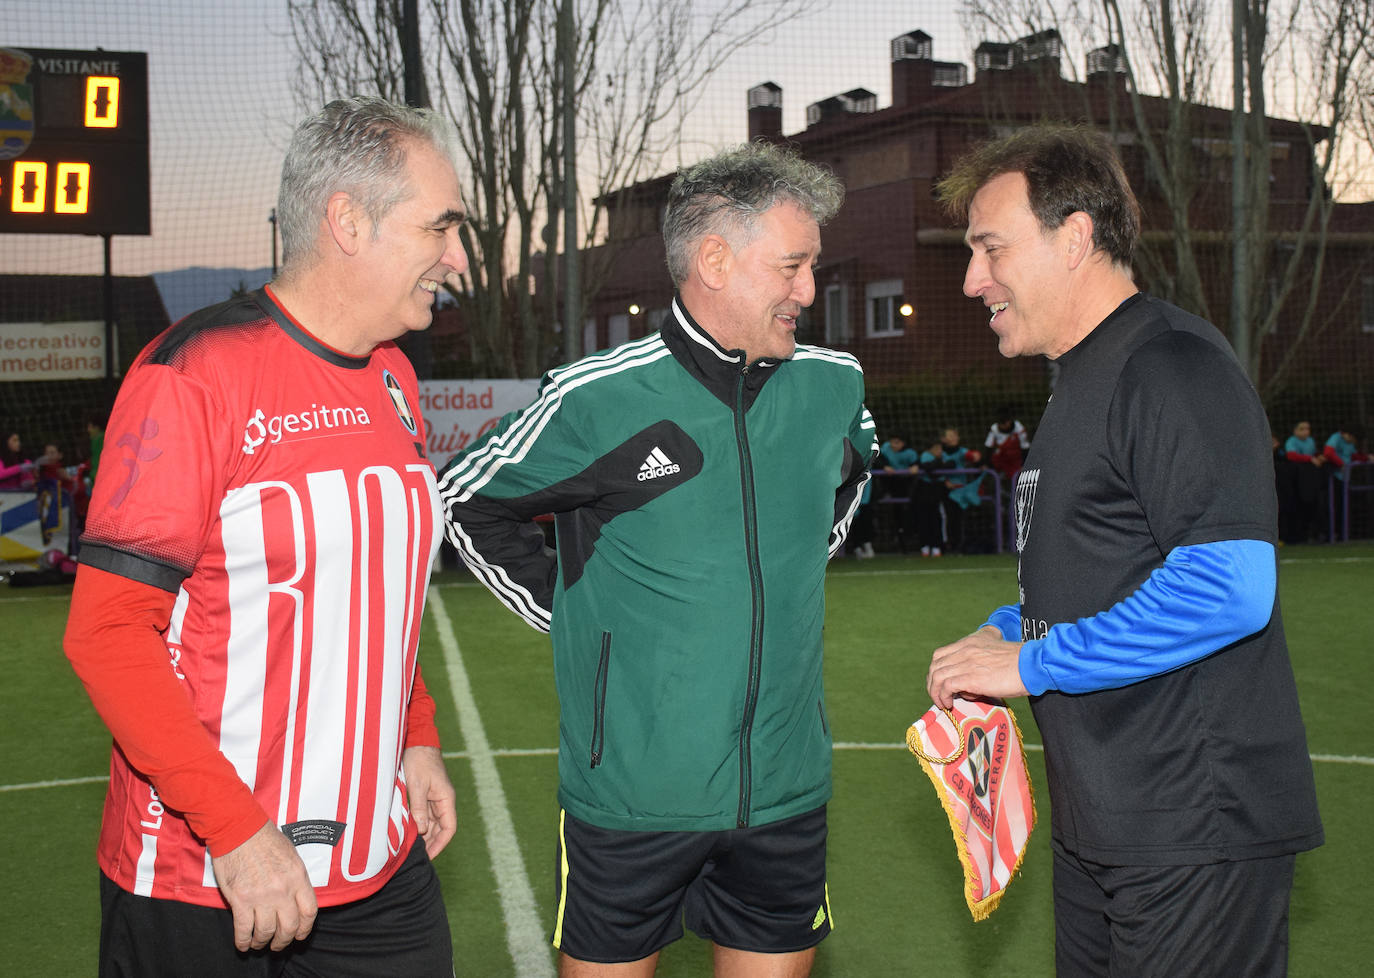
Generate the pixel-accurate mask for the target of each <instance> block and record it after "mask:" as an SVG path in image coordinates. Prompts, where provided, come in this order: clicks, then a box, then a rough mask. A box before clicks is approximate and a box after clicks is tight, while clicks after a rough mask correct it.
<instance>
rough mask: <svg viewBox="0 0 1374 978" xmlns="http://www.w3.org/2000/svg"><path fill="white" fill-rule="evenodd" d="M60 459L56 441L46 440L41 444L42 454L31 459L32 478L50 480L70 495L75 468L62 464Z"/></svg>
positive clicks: (61, 457)
mask: <svg viewBox="0 0 1374 978" xmlns="http://www.w3.org/2000/svg"><path fill="white" fill-rule="evenodd" d="M62 460H63V456H62V449H60V448H58V447H57V443H56V442H48V443H47V444H46V445H44V446H43V454H42V455H40V456H38V458H36V459H34V460H33V464H34V472H33V475H34V479H36V480H38V481H40V482H41V481H43V480H45V479H46V480H51V481H52V482H54V483H55V484H56V485H57V486H58V487H60V488H61V489H62V491H63V492H65V493H67V494H68V495H71V494H74V492H75V479H74V476H75V474H76V469H75V468H74V467H72V468H69V467H67V466H64V465H63V464H62Z"/></svg>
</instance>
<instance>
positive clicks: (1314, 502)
mask: <svg viewBox="0 0 1374 978" xmlns="http://www.w3.org/2000/svg"><path fill="white" fill-rule="evenodd" d="M1283 452H1284V455H1285V456H1286V457H1287V458H1288V461H1290V462H1292V463H1293V466H1294V468H1293V509H1292V522H1291V525H1290V527H1289V532H1288V533H1287V534H1286V535H1285V536H1284V540H1285V541H1286V542H1288V543H1306V542H1307V541H1308V540H1316V541H1320V540H1321V539H1322V532H1321V522H1320V520H1321V500H1322V487H1323V486H1325V485H1326V478H1325V475H1326V473H1325V469H1324V467H1325V465H1326V456H1325V455H1323V454H1322V453H1321V452H1320V451H1318V450H1317V442H1316V439H1314V438H1313V437H1312V423H1311V422H1310V421H1299V422H1298V423H1297V424H1295V425H1294V426H1293V433H1292V434H1291V435H1289V436H1288V440H1287V441H1286V442H1284V443H1283Z"/></svg>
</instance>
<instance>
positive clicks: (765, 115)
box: [749, 81, 782, 143]
mask: <svg viewBox="0 0 1374 978" xmlns="http://www.w3.org/2000/svg"><path fill="white" fill-rule="evenodd" d="M781 138H782V89H781V88H780V87H779V86H777V85H774V84H773V83H772V82H770V81H768V82H764V83H763V84H762V85H755V86H754V87H753V88H751V89H749V141H750V142H751V143H752V142H753V141H754V140H756V139H781Z"/></svg>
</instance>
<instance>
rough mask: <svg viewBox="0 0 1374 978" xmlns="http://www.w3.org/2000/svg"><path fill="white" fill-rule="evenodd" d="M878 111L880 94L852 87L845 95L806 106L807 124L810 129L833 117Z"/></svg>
mask: <svg viewBox="0 0 1374 978" xmlns="http://www.w3.org/2000/svg"><path fill="white" fill-rule="evenodd" d="M876 111H878V96H877V95H875V94H874V93H873V92H870V91H869V90H868V89H866V88H851V89H850V90H849V91H847V92H845V93H844V94H843V95H832V96H830V97H829V98H826V99H821V100H820V101H819V102H812V103H811V104H810V105H808V106H807V107H806V126H807V128H808V129H809V128H810V127H812V126H814V125H818V124H819V123H822V122H829V121H830V120H832V119H843V118H847V117H848V116H852V115H865V114H867V113H869V112H876Z"/></svg>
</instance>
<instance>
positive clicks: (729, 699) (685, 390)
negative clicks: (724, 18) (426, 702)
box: [440, 144, 877, 976]
mask: <svg viewBox="0 0 1374 978" xmlns="http://www.w3.org/2000/svg"><path fill="white" fill-rule="evenodd" d="M842 199H843V190H842V188H841V187H840V184H839V183H838V181H837V180H836V179H835V178H834V177H833V176H831V175H830V174H829V173H827V172H825V171H823V170H820V169H819V168H817V167H815V166H813V165H812V164H809V163H806V162H805V161H803V160H801V159H800V158H799V157H797V156H795V155H794V154H792V153H790V152H788V151H785V150H781V149H778V148H776V147H771V146H766V145H761V144H758V145H751V146H746V147H741V148H739V149H737V150H731V151H729V152H726V153H723V154H721V155H719V156H717V157H714V158H712V159H709V160H706V161H704V162H702V163H699V164H697V165H696V166H694V167H691V168H689V169H688V170H686V171H684V172H683V173H681V174H679V176H678V177H677V179H676V181H675V182H674V184H673V187H672V190H671V192H670V196H669V202H668V208H667V212H666V216H665V220H664V240H665V245H666V249H667V255H668V267H669V271H670V273H671V274H672V276H673V279H674V282H675V283H676V285H677V288H678V296H677V298H676V299H675V300H674V302H673V305H672V309H671V312H670V313H669V315H668V316H667V318H666V319H665V321H664V323H663V325H662V327H661V328H660V330H659V332H658V333H657V334H656V335H653V336H649V337H645V338H644V339H641V340H636V341H632V342H630V343H627V344H625V345H623V346H620V347H617V348H616V349H613V350H610V351H608V352H603V353H598V354H595V355H592V356H589V357H586V358H584V359H583V360H580V361H577V362H576V363H573V364H570V365H567V366H564V367H561V368H558V369H556V370H553V371H551V372H550V373H549V374H548V375H547V376H546V377H545V379H544V382H543V384H542V385H541V388H540V393H539V396H538V398H537V399H536V400H535V402H534V403H533V404H532V405H531V406H530V407H528V408H527V409H525V410H524V411H522V412H518V413H516V414H513V415H509V416H507V417H506V418H504V419H502V421H501V422H500V423H499V424H498V425H497V427H496V428H495V429H494V430H492V431H491V432H490V433H489V434H488V435H487V436H486V437H485V438H483V439H482V440H480V441H478V442H477V443H475V444H474V445H473V446H472V447H471V448H469V449H468V450H466V451H465V452H464V453H462V454H460V455H459V456H457V457H455V458H454V459H453V460H452V461H451V462H450V463H449V464H448V466H447V467H446V468H445V469H444V471H443V472H442V474H441V476H440V491H441V494H442V497H443V499H444V504H445V508H446V512H447V516H448V521H449V537H450V539H451V540H452V541H453V543H454V545H455V546H456V547H457V549H458V551H459V553H460V554H462V556H463V559H464V560H465V562H466V563H467V564H468V566H469V567H470V568H471V569H472V570H473V572H474V573H475V574H476V575H477V576H478V577H479V578H480V579H481V580H482V581H483V582H484V583H485V584H486V585H487V586H488V587H489V588H490V589H491V590H492V591H493V592H494V593H495V594H496V596H497V597H498V598H500V599H501V600H502V601H503V602H504V603H505V604H506V605H507V606H508V607H510V608H511V609H512V610H514V611H516V612H517V613H518V614H520V615H521V616H522V617H523V618H524V619H525V620H526V621H527V622H529V624H531V625H532V626H534V627H536V628H539V629H541V630H546V631H549V632H550V634H551V636H552V639H553V652H554V671H555V679H556V682H557V685H558V694H559V703H560V708H561V722H560V744H559V781H560V784H559V804H560V806H561V808H562V813H561V816H560V827H559V865H560V873H559V881H558V886H559V894H558V902H557V906H558V914H557V919H556V921H555V925H554V933H553V943H554V945H555V946H556V947H558V948H559V949H560V951H561V952H562V958H561V963H560V968H561V974H563V975H565V976H579V975H591V974H599V973H601V971H600V970H599V969H598V967H597V966H598V965H599V964H611V963H615V964H618V965H620V966H621V967H620V968H618V969H617V970H616V973H617V974H630V975H650V974H652V973H653V969H654V965H655V962H656V959H657V956H658V952H659V950H660V949H661V948H662V947H664V946H665V945H666V944H668V943H670V942H671V941H673V940H675V939H676V938H677V937H679V936H680V935H681V933H682V919H683V917H684V913H685V917H686V921H687V924H688V925H689V926H690V927H691V928H692V929H693V930H694V931H696V932H697V933H698V934H700V935H702V936H703V937H706V938H708V939H709V940H711V941H712V942H713V943H714V944H715V945H716V948H715V955H716V962H717V967H718V970H720V971H722V972H724V971H726V970H729V969H735V970H733V971H731V972H730V973H738V974H745V973H747V974H756V975H794V976H804V975H805V974H807V973H808V971H809V969H810V963H811V959H812V956H813V955H814V949H815V945H816V944H817V943H819V942H820V940H821V939H822V938H824V937H825V935H826V934H827V933H829V930H830V912H829V905H828V899H827V896H826V892H825V804H826V802H827V800H828V799H829V797H830V751H831V741H830V731H829V727H828V725H827V721H826V716H825V698H824V691H823V687H822V677H821V626H822V622H823V619H824V613H825V608H824V580H825V568H826V562H827V560H828V558H829V557H830V556H831V555H833V554H834V553H835V552H836V551H837V550H838V549H839V548H840V546H841V545H842V543H843V540H844V536H845V533H846V531H847V529H848V527H849V522H850V520H851V519H852V518H853V515H854V511H855V509H856V507H857V505H858V502H859V498H860V494H861V492H862V490H863V487H864V484H865V483H866V482H867V479H868V468H869V465H870V464H871V461H872V459H873V456H874V455H875V453H876V450H877V446H876V442H875V439H874V429H873V421H872V419H871V417H870V416H869V414H868V412H867V410H866V409H865V408H864V404H863V390H864V388H863V374H862V371H861V370H860V368H859V364H858V362H857V361H856V360H855V359H854V358H853V357H852V356H850V355H848V354H844V353H837V352H834V351H831V350H825V349H820V348H817V347H811V346H804V345H803V346H799V345H797V344H796V342H795V331H796V325H797V317H798V316H799V315H800V313H801V310H802V309H803V308H805V307H806V306H809V305H810V304H811V302H812V300H813V299H814V298H815V292H816V286H815V281H814V278H813V276H812V270H813V267H814V265H815V264H816V262H817V260H818V258H819V255H820V226H821V225H822V224H824V223H825V222H826V221H828V220H829V219H830V218H831V217H833V216H834V214H835V213H836V211H837V210H838V209H839V206H840V203H841V201H842ZM550 512H552V513H554V514H555V523H556V527H557V547H558V552H557V555H556V556H555V555H554V553H553V552H551V551H549V550H547V549H546V548H545V547H544V544H543V537H542V534H541V533H540V531H539V530H538V528H537V527H536V526H535V525H534V524H533V523H532V522H531V521H532V520H533V518H534V517H535V516H538V515H540V514H543V513H550ZM778 969H782V970H778Z"/></svg>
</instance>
